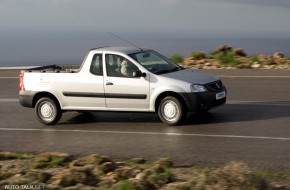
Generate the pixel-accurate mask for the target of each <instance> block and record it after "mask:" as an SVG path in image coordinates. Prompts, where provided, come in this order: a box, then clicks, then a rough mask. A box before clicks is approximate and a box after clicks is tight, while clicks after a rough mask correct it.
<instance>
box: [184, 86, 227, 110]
mask: <svg viewBox="0 0 290 190" xmlns="http://www.w3.org/2000/svg"><path fill="white" fill-rule="evenodd" d="M220 92H225V93H226V94H227V90H226V88H225V87H224V86H223V87H222V89H221V90H220V91H219V92H211V91H206V92H198V93H181V96H182V98H183V100H184V101H185V104H186V106H187V109H188V111H190V112H200V111H208V110H210V109H212V108H214V107H218V106H221V105H223V104H225V103H226V100H227V96H225V97H224V98H221V99H218V100H217V99H216V94H217V93H220Z"/></svg>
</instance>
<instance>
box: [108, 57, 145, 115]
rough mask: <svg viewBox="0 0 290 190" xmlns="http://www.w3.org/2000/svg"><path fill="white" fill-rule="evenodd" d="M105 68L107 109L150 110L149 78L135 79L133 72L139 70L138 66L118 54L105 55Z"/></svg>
mask: <svg viewBox="0 0 290 190" xmlns="http://www.w3.org/2000/svg"><path fill="white" fill-rule="evenodd" d="M105 66H106V74H105V80H104V89H105V101H106V106H107V109H108V110H116V111H118V110H119V111H122V110H123V111H146V110H149V76H146V77H133V72H134V71H137V70H139V68H138V66H136V65H135V64H134V63H132V62H131V61H130V60H129V59H127V58H125V57H123V56H121V55H117V54H105ZM125 67H127V68H125ZM125 71H127V73H126V72H125Z"/></svg>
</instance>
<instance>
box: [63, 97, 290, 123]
mask: <svg viewBox="0 0 290 190" xmlns="http://www.w3.org/2000/svg"><path fill="white" fill-rule="evenodd" d="M284 117H290V101H289V102H261V103H257V102H255V103H252V104H227V105H225V106H223V107H220V108H217V109H213V110H210V111H209V112H207V113H203V114H200V113H188V114H187V118H186V120H185V121H184V122H183V123H182V124H181V125H200V124H215V123H230V122H244V121H258V120H269V119H277V118H284ZM98 122H106V123H131V124H138V123H149V124H150V123H152V124H158V123H160V124H162V122H161V121H160V119H159V118H158V115H157V114H154V113H153V114H152V113H151V114H150V113H131V112H122V113H118V112H84V113H71V114H69V115H68V116H67V117H66V119H63V120H62V122H59V125H71V124H82V123H83V124H85V123H98ZM164 125H165V124H164Z"/></svg>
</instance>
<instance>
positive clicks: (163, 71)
mask: <svg viewBox="0 0 290 190" xmlns="http://www.w3.org/2000/svg"><path fill="white" fill-rule="evenodd" d="M182 69H183V68H181V67H175V68H173V69H164V70H160V71H157V72H156V73H155V74H157V75H160V74H165V73H172V72H175V71H179V70H182Z"/></svg>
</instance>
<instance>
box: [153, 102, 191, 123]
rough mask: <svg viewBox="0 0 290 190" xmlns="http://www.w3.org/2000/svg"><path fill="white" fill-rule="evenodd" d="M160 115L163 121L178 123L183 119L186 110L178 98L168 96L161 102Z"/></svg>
mask: <svg viewBox="0 0 290 190" xmlns="http://www.w3.org/2000/svg"><path fill="white" fill-rule="evenodd" d="M158 115H159V118H160V119H161V121H162V122H163V123H166V124H168V125H177V124H179V123H180V122H181V121H182V119H183V118H184V116H185V115H186V112H185V110H184V108H183V105H182V104H181V102H180V101H179V100H178V99H177V98H175V97H173V96H168V97H165V98H164V99H163V100H162V101H161V102H160V104H159V107H158Z"/></svg>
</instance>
